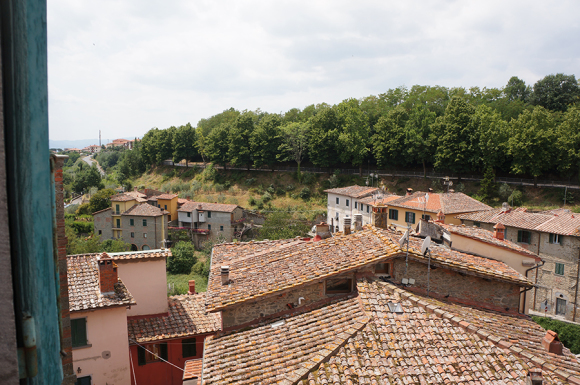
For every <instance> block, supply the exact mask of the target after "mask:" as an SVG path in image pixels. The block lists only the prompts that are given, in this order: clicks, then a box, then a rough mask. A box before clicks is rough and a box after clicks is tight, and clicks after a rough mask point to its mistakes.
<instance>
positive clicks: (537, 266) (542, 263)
mask: <svg viewBox="0 0 580 385" xmlns="http://www.w3.org/2000/svg"><path fill="white" fill-rule="evenodd" d="M538 242H539V241H538ZM538 249H539V247H538ZM545 263H546V261H544V260H543V259H542V260H541V264H537V265H536V266H532V267H530V268H529V269H527V270H526V272H525V276H526V278H528V271H530V270H534V269H536V282H535V284H537V283H538V282H537V281H538V270H537V269H539V268H540V267H542V266H544V264H545ZM532 288H536V286H535V285H534V286H532V287H530V288H529V289H525V290H524V291H522V292H520V294H521V293H523V294H524V308H523V313H524V314H525V312H526V292H527V291H530V290H532ZM520 298H521V297H520ZM535 309H536V294H535V292H534V310H535ZM518 310H519V309H518Z"/></svg>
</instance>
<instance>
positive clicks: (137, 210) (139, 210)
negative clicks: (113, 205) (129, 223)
mask: <svg viewBox="0 0 580 385" xmlns="http://www.w3.org/2000/svg"><path fill="white" fill-rule="evenodd" d="M163 214H167V211H165V210H162V209H160V208H159V207H156V206H153V205H150V204H148V203H139V204H136V205H133V206H131V208H130V209H129V210H127V211H125V212H124V213H122V214H121V215H133V216H140V217H158V216H160V215H163Z"/></svg>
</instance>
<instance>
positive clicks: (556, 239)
mask: <svg viewBox="0 0 580 385" xmlns="http://www.w3.org/2000/svg"><path fill="white" fill-rule="evenodd" d="M562 238H563V236H562V235H560V234H549V237H548V243H551V244H552V245H558V244H559V245H560V246H562V243H563V241H562Z"/></svg>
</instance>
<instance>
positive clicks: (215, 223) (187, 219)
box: [177, 201, 244, 242]
mask: <svg viewBox="0 0 580 385" xmlns="http://www.w3.org/2000/svg"><path fill="white" fill-rule="evenodd" d="M177 212H178V213H177V215H178V221H179V226H180V227H186V228H190V229H193V230H197V231H198V232H199V234H205V235H207V236H208V237H210V238H214V239H217V238H222V239H224V240H225V241H226V242H231V241H232V240H233V239H234V238H235V237H236V235H237V234H238V233H241V231H242V228H243V227H244V223H243V214H244V211H243V209H242V208H241V207H240V206H238V205H229V204H221V203H207V202H193V201H190V202H186V203H184V204H183V205H182V206H181V207H180V208H179V209H178V210H177Z"/></svg>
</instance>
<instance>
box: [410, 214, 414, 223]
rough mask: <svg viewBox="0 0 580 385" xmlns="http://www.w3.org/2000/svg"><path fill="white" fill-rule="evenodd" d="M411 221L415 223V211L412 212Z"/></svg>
mask: <svg viewBox="0 0 580 385" xmlns="http://www.w3.org/2000/svg"><path fill="white" fill-rule="evenodd" d="M411 223H415V213H411Z"/></svg>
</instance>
